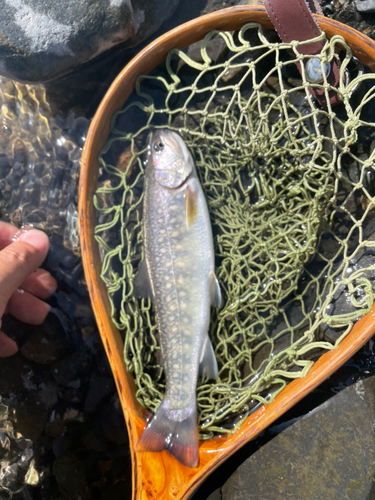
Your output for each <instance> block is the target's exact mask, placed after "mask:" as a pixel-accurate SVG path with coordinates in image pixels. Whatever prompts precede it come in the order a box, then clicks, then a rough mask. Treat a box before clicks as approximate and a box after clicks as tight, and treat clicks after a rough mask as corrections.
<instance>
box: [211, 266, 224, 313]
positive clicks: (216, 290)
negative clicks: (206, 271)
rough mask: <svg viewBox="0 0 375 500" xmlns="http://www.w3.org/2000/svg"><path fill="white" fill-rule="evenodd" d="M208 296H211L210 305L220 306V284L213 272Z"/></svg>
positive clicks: (221, 301) (221, 300)
mask: <svg viewBox="0 0 375 500" xmlns="http://www.w3.org/2000/svg"><path fill="white" fill-rule="evenodd" d="M210 296H211V305H212V307H221V306H222V303H223V299H222V296H221V290H220V285H219V282H218V280H217V278H216V276H215V275H214V273H211V282H210Z"/></svg>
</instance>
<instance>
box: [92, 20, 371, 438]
mask: <svg viewBox="0 0 375 500" xmlns="http://www.w3.org/2000/svg"><path fill="white" fill-rule="evenodd" d="M243 29H244V28H243ZM259 29H260V30H261V28H259ZM240 33H241V31H240ZM210 36H212V34H211V35H208V37H206V39H205V41H209V39H210ZM219 36H223V38H225V40H226V43H227V41H228V40H229V46H230V49H231V50H232V51H233V52H236V50H237V49H238V48H239V47H238V46H236V45H235V44H234V41H233V38H231V35H230V34H225V35H219ZM322 36H324V34H323V35H322ZM228 37H229V38H228ZM319 38H320V37H319ZM240 41H241V39H240ZM232 42H233V43H232ZM245 42H247V41H246V40H245ZM204 43H205V42H204ZM241 43H244V39H243V40H242V41H241ZM267 43H268V42H267ZM336 44H340V45H343V46H344V47H345V49H346V50H347V54H349V53H350V49H349V48H348V47H347V46H346V44H345V42H344V41H343V39H341V38H336V39H335V37H333V38H332V39H331V41H330V42H328V41H327V42H326V50H325V56H322V63H323V62H325V61H327V60H329V57H330V56H331V55H332V54H333V53H334V50H335V45H336ZM203 45H204V44H203ZM277 45H278V47H279V49H280V50H283V49H284V50H285V49H291V50H294V52H295V54H296V60H298V61H299V62H301V61H302V60H303V56H300V55H299V54H298V53H297V51H296V47H297V46H298V44H295V43H293V44H277ZM282 45H284V47H282V48H281V46H282ZM286 45H287V46H288V47H286ZM174 53H176V52H174ZM177 53H178V54H179V55H180V56H181V58H182V59H184V58H185V63H186V62H187V61H186V55H185V54H183V53H180V52H177ZM237 53H241V50H237ZM202 55H203V61H204V62H203V65H200V66H199V67H198V68H197V69H198V70H200V71H202V66H203V67H204V65H205V64H206V65H207V64H208V65H209V64H210V63H209V62H208V59H207V58H208V54H207V51H206V52H204V49H203V52H202ZM324 57H325V59H324ZM204 58H206V60H205V59H204ZM349 59H350V58H349V57H348V60H349ZM345 60H346V59H345ZM345 60H344V63H343V65H342V75H341V76H342V78H343V76H344V74H343V71H344V68H345ZM167 61H168V59H167ZM279 62H281V61H277V63H279ZM167 64H168V62H167ZM194 64H195V63H194ZM302 66H303V65H302ZM276 70H277V72H278V74H279V72H281V66H277V67H276ZM203 71H204V69H203ZM279 76H280V74H279ZM371 76H372V75H363V76H362V77H361V81H365V80H366V79H373V76H372V78H370V77H371ZM302 77H303V78H304V75H302ZM146 78H152V77H146ZM281 82H282V79H281ZM340 82H341V83H340V87H339V92H340V93H342V99H343V102H344V106H345V108H346V112H347V115H348V119H347V120H346V124H347V126H345V127H343V128H344V129H345V131H346V132H345V134H344V138H345V141H346V144H350V143H352V144H355V143H356V140H357V139H356V130H357V129H358V128H359V127H361V126H365V122H363V121H362V120H360V113H361V110H362V108H363V106H364V104H363V103H365V102H366V100H370V99H371V95H367V94H365V96H364V101H363V103H362V104H361V106H360V111H359V113H357V114H356V112H358V107H357V108H356V111H355V112H353V110H352V108H351V104H350V102H349V101H350V93H351V89H352V87H353V86H354V85H355V84H357V83H358V81H356V80H354V81H353V82H351V84H350V85H349V86H347V87H344V85H343V80H342V81H341V79H340ZM176 84H177V85H178V82H177V81H176V80H175V79H174V78H173V77H172V84H171V85H172V86H173V85H176ZM306 84H307V82H304V83H303V85H302V86H300V88H298V90H300V91H305V92H306V90H307V87H308V86H309V85H310V84H308V85H306ZM323 86H324V88H325V89H328V88H329V87H328V84H327V82H326V81H325V82H324V84H323ZM137 88H138V90H140V89H139V86H138V87H137ZM171 88H172V87H171ZM284 91H285V89H284V90H283V89H282V88H281V93H280V96H281V97H280V101H281V104H282V107H283V109H284V111H285V109H287V106H286V103H285V96H286V94H285V93H284ZM140 93H141V97H144V95H142V92H140ZM306 98H307V100H308V102H309V106H312V107H311V109H312V111H311V115H310V116H309V118H311V119H312V120H313V121H314V120H315V121H317V115H318V114H319V115H320V114H321V113H323V112H322V111H321V110H318V109H317V108H316V107H314V106H313V103H312V101H311V96H310V95H309V94H308V92H306ZM283 99H284V102H283ZM124 112H125V111H124ZM119 114H121V113H119ZM261 114H262V107H261V106H260V107H259V115H261ZM333 115H334V116H333ZM117 116H118V115H116V117H115V118H114V120H116V118H117ZM325 116H326V117H328V119H329V120H330V123H331V122H332V121H335V120H336V118H337V117H336V114H335V113H334V112H333V111H332V109H330V108H328V111H327V114H326V115H325ZM225 119H227V118H225V117H224V120H225ZM296 121H297V123H298V122H301V121H302V119H301V117H298V118H297V120H296ZM338 123H339V125H340V120H339V119H338ZM163 126H164V125H163ZM341 126H342V124H341ZM113 132H114V133H115V134H116V127H114V128H113ZM237 133H238V130H237V131H236V134H237ZM331 134H335V130H334V127H333V128H331ZM326 139H327V138H326V137H325V140H326ZM117 140H119V139H118V138H114V139H113V141H112V143H113V142H115V141H117ZM120 140H123V139H120ZM304 140H306V139H304ZM187 142H188V141H187ZM188 144H189V142H188ZM337 144H338V146H339V147H338V149H339V153H337V155H336V157H335V164H337V161H338V160H339V159H340V155H342V156H343V155H344V154H346V153H349V151H348V149H346V146H341V145H340V144H339V143H337ZM349 149H350V148H349ZM316 151H318V149H316ZM105 153H106V151H105V149H104V150H103V154H105ZM131 153H132V158H131V159H130V161H129V163H128V165H127V167H126V168H125V173H124V172H121V171H118V169H117V171H116V170H115V167H113V168H112V167H110V168H109V173H110V174H112V175H114V176H115V177H116V178H118V179H122V180H123V179H124V177H126V175H127V174H128V173H129V169H130V168H131V166H132V164H133V160H134V159H136V161H137V162H138V166H139V168H140V169H141V168H142V166H141V165H140V163H139V161H138V160H139V159H140V156H141V154H142V152H139V150H135V149H134V148H132V149H131ZM342 156H341V157H342ZM354 156H355V159H356V161H362V160H358V158H357V157H356V155H354ZM372 161H373V153H371V155H370V156H369V157H368V158H367V159H366V160H364V161H363V162H362V164H363V165H364V169H365V168H368V167H370V168H371V165H372ZM323 163H324V162H323ZM197 166H198V165H197ZM331 170H332V169H331ZM136 181H137V182H138V179H136ZM362 181H363V179H362ZM362 181H361V179H360V180H359V181H358V182H352V188H353V189H352V191H353V190H354V191H355V189H356V186H357V188H358V183H359V182H362ZM203 184H204V183H203ZM119 186H120V184H118V185H116V186H114V187H111V188H110V192H111V193H112V194H113V193H114V192H116V191H117V190H118V189H119ZM339 186H340V182H339V179H338V178H335V182H334V186H333V192H336V193H338V192H339V190H338V187H339ZM107 187H108V186H107ZM315 191H319V189H316V190H315ZM106 192H107V193H108V192H109V191H106ZM330 192H331V191H330ZM97 193H98V194H99V195H101V194H102V193H103V191H100V189H99V190H98V191H97ZM299 194H300V193H299V192H298V190H295V193H294V194H293V196H295V197H297V199H298V196H299ZM315 194H316V193H315ZM367 198H368V199H369V200H370V198H371V196H370V195H369V194H368V197H367ZM209 199H210V198H209ZM349 199H350V194H348V196H347V200H349ZM319 200H320V198H319ZM97 201H98V199H97ZM140 201H141V200H139V202H140ZM323 201H327V200H326V198H324V197H323ZM328 201H329V200H328ZM320 202H322V200H320ZM320 204H321V203H320ZM318 205H319V203H318ZM372 207H373V201H372V198H371V200H370V202H369V204H368V206H367V208H366V210H365V212H364V213H365V215H364V217H365V216H367V214H368V213H369V212H370V211H371V209H372ZM96 208H97V209H98V210H99V211H102V213H104V214H105V215H108V214H111V213H112V209H111V207H105V208H104V209H103V207H102V206H99V204H98V202H96ZM335 210H336V211H337V210H339V207H335V208H334V209H333V211H335ZM318 212H319V210H318ZM323 212H324V210H323ZM128 215H129V214H128ZM347 215H348V216H349V217H350V216H351V214H350V211H348V210H347ZM115 217H118V218H117V219H116V220H115V218H114V219H112V222H110V223H109V225H108V223H105V224H102V225H100V226H99V229H97V235H99V234H100V232H102V231H107V230H110V229H112V228H113V227H114V226H115V225H116V223H117V222H118V220H120V219H121V213H120V212H117V214H116V215H115ZM331 217H332V212H331ZM313 218H314V217H312V219H313ZM114 221H115V222H114ZM353 222H354V224H355V223H356V222H357V221H353ZM112 223H113V225H111V224H112ZM139 223H140V219H137V221H136V226H137V224H139ZM320 223H321V215H319V214H318V215H317V225H318V226H319V225H320ZM137 227H139V226H137ZM313 232H314V231H313ZM353 232H354V229H353ZM125 234H126V233H125ZM359 239H360V244H359V246H358V249H359V250H357V251H360V250H361V249H364V248H371V247H372V246H373V244H372V243H371V244H367V243H368V242H367V240H363V235H359ZM97 240H98V242H99V243H100V245H102V247H103V248H104V249H105V250H106V251H107V255H109V256H110V258H112V257H113V255H115V254H116V252H118V248H115V249H111V248H110V247H108V245H107V242H106V241H104V239H103V238H100V237H99V236H98V238H97ZM138 243H140V242H139V241H138ZM106 245H107V246H106ZM111 252H113V253H111ZM308 253H309V252H307V254H308ZM350 257H352V258H353V253H351V255H350ZM354 257H355V255H354ZM322 258H323V259H324V258H326V257H325V256H324V255H323V254H322ZM108 261H109V257H108V258H107V259H104V261H103V262H104V265H105V266H107V264H108ZM348 261H349V259H348ZM302 262H304V258H302ZM127 264H129V261H128V262H127ZM344 267H345V266H344ZM347 268H348V262H347V264H346V269H347ZM103 269H104V270H105V272H106V271H107V270H108V267H104V268H103ZM346 269H345V270H344V269H340V271H337V270H335V276H337V275H339V274H340V272H341V273H344V274H345V272H346ZM134 270H135V269H134V267H133V266H132V267H131V269H130V266H129V265H128V267H127V271H128V272H129V271H131V272H132V273H133V274H134ZM371 270H372V268H371V269H367V271H371ZM105 272H104V273H102V274H103V277H104V279H106V280H107V284H108V285H109V287H108V290H109V292H110V293H113V292H116V291H118V289H119V288H116V287H118V283H119V282H118V281H117V278H116V277H115V279H109V280H108V277H107V276H106V274H105ZM361 273H362V274H363V272H362V271H361V270H359V271H358V272H356V273H354V274H353V273H352V274H351V276H350V277H345V276H344V275H343V274H342V276H344V277H343V278H342V280H341V283H333V285H334V286H333V288H332V290H331V291H330V292H329V293H328V294H327V301H328V303H331V302H330V301H332V298H333V297H334V295H335V293H337V291H338V290H339V288H340V286H342V285H345V286H347V287H348V289H349V292H350V296H351V298H352V299H353V300H352V305H353V306H354V307H355V311H353V312H350V313H349V315H347V316H343V315H338V316H337V317H334V316H332V315H327V314H324V313H320V316H321V319H320V322H321V323H323V322H324V320H325V323H327V324H328V323H329V324H330V326H335V328H338V329H340V328H343V329H344V330H343V331H342V332H341V335H340V336H339V338H337V339H336V340H335V342H322V341H319V342H315V343H314V346H312V345H311V344H309V345H308V346H306V345H304V342H302V341H300V342H298V343H297V344H296V345H294V346H293V348H292V346H290V350H289V351H288V350H287V351H283V352H282V353H280V355H277V356H274V358H273V361H272V363H273V364H272V365H271V363H268V364H267V366H266V367H265V369H264V371H263V373H262V376H261V377H259V378H258V379H257V380H255V382H254V383H253V384H252V385H251V389H252V390H254V393H251V397H250V399H257V400H258V401H260V402H261V403H265V402H268V401H269V399H273V398H274V397H275V395H276V393H278V392H279V391H280V390H282V388H283V387H284V386H285V383H286V379H290V378H295V377H299V376H304V375H305V373H307V371H308V370H309V368H310V367H311V365H312V363H313V361H312V360H309V359H304V358H302V357H303V356H305V355H306V354H307V353H309V352H311V351H314V349H317V348H318V349H332V348H335V347H336V346H337V345H338V343H339V342H340V341H341V339H342V338H343V337H344V336H345V335H346V334H347V333H348V332H349V331H350V329H351V326H352V323H353V321H355V320H356V319H357V318H358V317H360V316H362V315H363V314H365V312H367V311H368V310H369V308H370V307H371V305H372V302H371V301H370V300H369V298H370V297H369V294H368V293H367V295H365V297H366V300H365V299H364V298H363V297H360V298H359V299H358V300H357V298H356V297H355V290H358V288H361V287H362V288H364V289H365V290H366V289H367V292H369V290H370V288H371V283H369V280H368V279H366V278H363V277H362V274H361ZM335 276H334V277H335ZM112 278H113V276H112ZM333 281H334V279H333ZM369 287H370V288H369ZM127 299H128V297H126V300H125V301H124V302H126V303H129V301H128V300H127ZM234 307H235V306H234ZM142 308H144V309H142ZM147 308H148V305H145V304H144V303H142V305H141V312H142V313H144V314H146V315H147V314H149V309H147ZM232 308H233V306H232ZM323 309H324V308H323ZM325 309H326V308H325ZM325 309H324V310H325ZM358 310H359V312H358ZM147 311H148V312H147ZM120 319H121V318H120ZM115 320H116V318H115ZM116 321H118V320H116ZM314 325H315V329H316V325H317V323H316V322H315V323H314V324H313V325H312V327H314ZM118 326H121V324H120V323H118ZM312 327H310V330H311V329H312ZM310 335H311V331H310ZM301 344H302V345H301ZM153 346H154V352H155V349H156V343H154V341H153ZM127 347H128V348H129V344H127V341H125V348H127ZM140 347H141V344H140V343H139V342H135V347H134V348H133V349H134V353H133V355H134V358H135V359H136V361H134V358H133V359H128V360H127V365H128V366H129V367H130V369H131V367H132V363H133V365H136V364H137V361H138V364H140V359H141V357H140V358H138V360H137V358H136V356H137V353H139V351H140ZM291 357H292V358H294V360H295V361H297V362H296V366H298V367H299V368H301V370H300V371H299V372H293V371H288V369H287V368H288V366H287V363H288V360H289V359H290V358H291ZM283 363H284V366H283ZM275 367H276V369H275ZM277 367H278V368H277ZM280 367H281V368H282V369H281V368H280ZM135 370H136V368H135ZM271 371H272V373H273V375H272V376H273V382H274V383H273V385H278V384H280V387H278V389H277V391H276V392H274V394H273V395H272V396H271V398H268V399H267V398H265V397H264V396H262V393H264V391H265V390H266V389H264V387H262V385H261V384H260V383H259V382H260V379H262V380H261V382H262V383H264V382H265V381H266V382H269V380H270V377H269V374H270V372H271ZM136 379H137V376H136ZM138 380H139V378H138ZM201 387H202V386H201ZM240 389H242V388H240ZM247 389H248V388H247ZM256 391H258V392H256ZM245 392H246V391H241V390H238V391H237V394H236V396H238V398H237V400H236V401H234V400H233V398H232V399H231V401H230V405H229V406H228V407H227V409H226V410H224V411H223V412H222V413H221V415H220V416H221V417H223V415H224V416H225V415H226V414H228V413H233V410H235V412H236V414H237V415H241V414H242V415H241V418H240V420H239V421H238V422H237V423H236V425H235V427H234V428H233V427H232V428H231V429H225V428H223V427H218V426H215V425H213V424H212V421H211V422H208V423H207V422H204V423H203V425H201V430H204V431H205V432H206V434H205V436H206V437H211V436H212V433H213V432H221V433H223V432H233V431H234V430H235V429H236V428H237V427H238V426H239V425H240V424H241V421H242V420H243V418H245V417H246V415H247V413H246V412H248V408H246V404H247V402H248V401H249V393H247V394H246V395H245V396H244V397H242V398H241V396H242V395H243V393H245ZM248 392H249V391H248ZM159 394H161V392H159ZM157 396H159V395H158V394H157V393H155V392H152V390H151V396H150V395H148V396H147V398H148V401H147V403H148V405H149V407H150V408H151V409H155V408H156V406H157V404H158V400H157ZM138 397H140V400H141V401H142V394H141V395H140V391H138ZM155 398H156V399H155ZM159 398H160V396H159ZM159 400H160V399H159ZM144 402H145V400H144V399H143V403H144ZM237 402H238V405H237V404H235V403H237ZM146 406H147V404H146ZM226 411H227V413H226V414H225V412H226ZM206 423H207V424H208V425H207V426H206V427H204V426H205V424H206Z"/></svg>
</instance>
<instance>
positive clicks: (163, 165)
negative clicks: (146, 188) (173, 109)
mask: <svg viewBox="0 0 375 500" xmlns="http://www.w3.org/2000/svg"><path fill="white" fill-rule="evenodd" d="M148 166H149V168H151V169H152V170H153V177H154V178H155V180H156V182H158V183H159V184H161V185H162V186H165V187H168V188H172V189H173V188H178V187H180V186H181V185H182V184H183V183H184V182H185V180H186V179H187V178H188V177H189V175H190V174H191V173H192V171H193V169H194V162H193V158H192V156H191V154H190V151H189V150H188V148H187V146H186V144H185V142H184V141H183V139H182V137H181V136H180V135H179V134H177V133H176V132H172V131H171V130H157V131H155V132H154V133H153V134H152V137H151V141H150V145H149V160H148Z"/></svg>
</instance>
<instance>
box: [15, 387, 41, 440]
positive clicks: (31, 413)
mask: <svg viewBox="0 0 375 500" xmlns="http://www.w3.org/2000/svg"><path fill="white" fill-rule="evenodd" d="M14 409H15V412H16V419H15V422H14V424H13V426H14V429H15V430H16V431H17V432H19V433H20V434H22V436H24V437H25V438H27V439H31V440H32V441H36V440H37V439H38V437H39V436H40V435H41V433H42V432H43V431H44V428H45V426H46V423H47V420H48V411H47V409H46V408H45V407H44V406H43V405H41V404H40V401H39V398H38V395H37V394H36V393H35V392H32V393H30V394H29V395H28V396H27V397H26V398H25V399H23V400H22V401H20V402H18V403H17V404H15V406H14Z"/></svg>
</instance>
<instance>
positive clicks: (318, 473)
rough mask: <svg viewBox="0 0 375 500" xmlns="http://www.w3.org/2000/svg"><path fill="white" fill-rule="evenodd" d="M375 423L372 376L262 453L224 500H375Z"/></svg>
mask: <svg viewBox="0 0 375 500" xmlns="http://www.w3.org/2000/svg"><path fill="white" fill-rule="evenodd" d="M374 419H375V376H372V377H371V378H368V379H366V380H360V381H359V382H357V383H356V384H355V385H353V386H351V387H348V388H346V389H345V390H343V391H341V392H340V393H339V394H337V395H336V396H334V397H333V398H331V399H329V400H328V401H327V402H325V403H323V404H322V405H321V406H319V407H318V408H316V409H315V410H313V411H312V412H310V413H308V414H307V415H306V416H304V417H303V418H301V419H300V420H298V421H297V422H295V423H294V424H293V425H291V426H290V427H288V428H287V429H286V430H284V431H283V432H281V433H280V434H278V435H277V436H276V437H275V438H274V439H272V440H271V441H269V442H268V443H267V444H266V445H265V446H263V447H262V448H260V449H259V450H258V451H257V452H256V453H254V454H253V455H252V456H251V457H250V458H248V459H247V460H246V461H245V462H244V463H243V464H242V465H241V466H240V467H239V468H238V469H237V470H236V472H235V473H234V474H233V475H232V476H231V477H230V479H229V480H228V481H227V482H226V484H225V485H224V486H223V488H222V495H221V498H222V500H250V499H251V500H284V499H285V500H286V499H287V500H374V499H375V482H374V463H375V444H374V438H375V427H374ZM282 425H283V424H282ZM274 430H275V431H276V430H277V428H274Z"/></svg>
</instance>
